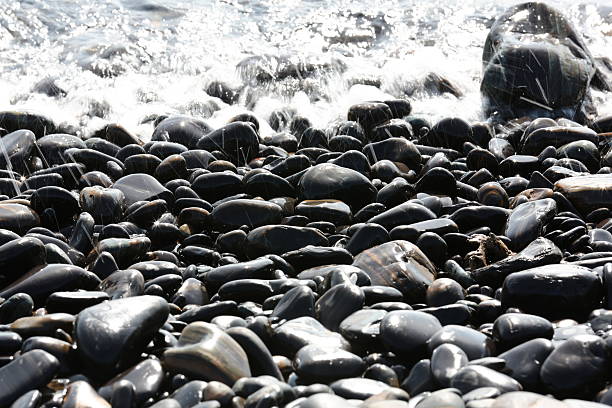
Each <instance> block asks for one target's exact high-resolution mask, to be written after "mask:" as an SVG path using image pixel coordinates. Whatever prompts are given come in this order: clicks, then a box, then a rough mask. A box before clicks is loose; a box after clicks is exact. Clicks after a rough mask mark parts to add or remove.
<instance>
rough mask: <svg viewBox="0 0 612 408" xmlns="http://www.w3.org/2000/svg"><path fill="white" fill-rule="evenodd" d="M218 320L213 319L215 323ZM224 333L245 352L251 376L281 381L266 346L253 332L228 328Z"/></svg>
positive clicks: (280, 376) (239, 328)
mask: <svg viewBox="0 0 612 408" xmlns="http://www.w3.org/2000/svg"><path fill="white" fill-rule="evenodd" d="M217 320H218V318H217V319H215V323H216V321H217ZM225 332H226V333H227V334H228V335H229V336H230V337H231V338H232V339H234V340H235V341H236V342H237V343H238V344H239V345H240V347H242V349H243V350H244V351H245V353H246V354H247V357H248V359H249V366H250V369H251V373H252V375H269V376H272V377H274V378H276V379H278V380H279V381H282V380H283V375H282V374H281V372H280V370H279V368H278V366H277V365H276V364H275V362H274V359H273V357H272V354H270V351H269V350H268V347H267V346H266V344H265V343H264V342H263V340H261V338H260V337H259V336H258V335H257V334H255V332H254V331H252V330H250V329H248V328H246V327H230V328H229V329H226V330H225Z"/></svg>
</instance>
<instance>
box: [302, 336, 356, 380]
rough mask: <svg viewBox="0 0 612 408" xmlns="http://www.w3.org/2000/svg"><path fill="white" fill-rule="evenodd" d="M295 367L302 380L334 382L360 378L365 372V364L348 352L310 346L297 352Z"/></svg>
mask: <svg viewBox="0 0 612 408" xmlns="http://www.w3.org/2000/svg"><path fill="white" fill-rule="evenodd" d="M293 367H294V368H295V371H296V373H297V374H298V376H299V377H300V379H303V380H310V381H315V382H332V381H334V380H338V379H341V378H346V377H356V376H359V375H360V374H361V373H362V372H363V369H364V362H363V361H362V359H361V358H360V357H359V356H357V355H355V354H353V353H350V352H348V351H346V350H342V349H332V348H327V347H320V346H317V345H309V346H305V347H302V348H301V349H300V350H299V351H298V352H297V354H296V355H295V358H294V360H293Z"/></svg>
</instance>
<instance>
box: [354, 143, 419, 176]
mask: <svg viewBox="0 0 612 408" xmlns="http://www.w3.org/2000/svg"><path fill="white" fill-rule="evenodd" d="M362 151H363V154H365V155H366V157H367V158H368V160H369V161H370V163H372V164H373V163H376V162H377V161H379V160H390V161H392V162H399V163H404V164H405V165H406V166H408V168H410V169H418V168H419V166H420V165H421V154H420V153H419V151H418V150H417V148H416V146H415V145H414V144H413V143H412V142H410V141H409V140H408V139H406V138H403V137H391V138H388V139H386V140H382V141H380V142H375V143H370V144H367V145H365V146H364V148H363V150H362Z"/></svg>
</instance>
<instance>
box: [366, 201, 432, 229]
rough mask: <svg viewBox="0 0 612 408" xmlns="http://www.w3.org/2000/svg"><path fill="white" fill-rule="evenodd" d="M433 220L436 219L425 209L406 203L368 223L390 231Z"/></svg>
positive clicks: (371, 219) (419, 205)
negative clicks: (402, 226)
mask: <svg viewBox="0 0 612 408" xmlns="http://www.w3.org/2000/svg"><path fill="white" fill-rule="evenodd" d="M434 219H436V214H434V213H433V212H432V211H431V210H430V209H428V208H427V207H425V206H423V205H421V204H417V203H411V202H406V203H403V204H400V205H397V206H395V207H393V208H390V209H388V210H386V211H385V212H383V213H381V214H378V215H375V216H374V217H372V218H370V219H369V220H368V222H370V223H374V224H379V225H382V226H383V227H385V228H386V229H387V230H389V231H390V230H391V229H393V228H395V227H397V226H401V225H406V224H415V223H418V222H421V221H428V220H434Z"/></svg>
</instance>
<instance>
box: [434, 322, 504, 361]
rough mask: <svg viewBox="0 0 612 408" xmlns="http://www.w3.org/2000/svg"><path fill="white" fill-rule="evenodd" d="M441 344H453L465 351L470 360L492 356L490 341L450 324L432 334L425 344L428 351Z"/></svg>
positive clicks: (491, 343)
mask: <svg viewBox="0 0 612 408" xmlns="http://www.w3.org/2000/svg"><path fill="white" fill-rule="evenodd" d="M442 344H454V345H455V346H457V347H459V348H461V349H462V350H463V351H465V354H467V356H468V358H469V359H470V360H475V359H478V358H483V357H489V356H491V355H492V354H493V342H492V341H491V339H490V338H489V337H488V336H487V335H485V334H483V333H481V332H479V331H477V330H474V329H470V328H469V327H464V326H459V325H454V324H450V325H447V326H444V327H443V328H441V329H440V330H438V331H437V332H436V333H434V334H433V335H432V336H431V337H430V338H429V341H428V342H427V346H428V347H429V350H430V351H433V350H435V349H436V348H437V347H438V346H440V345H442Z"/></svg>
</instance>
